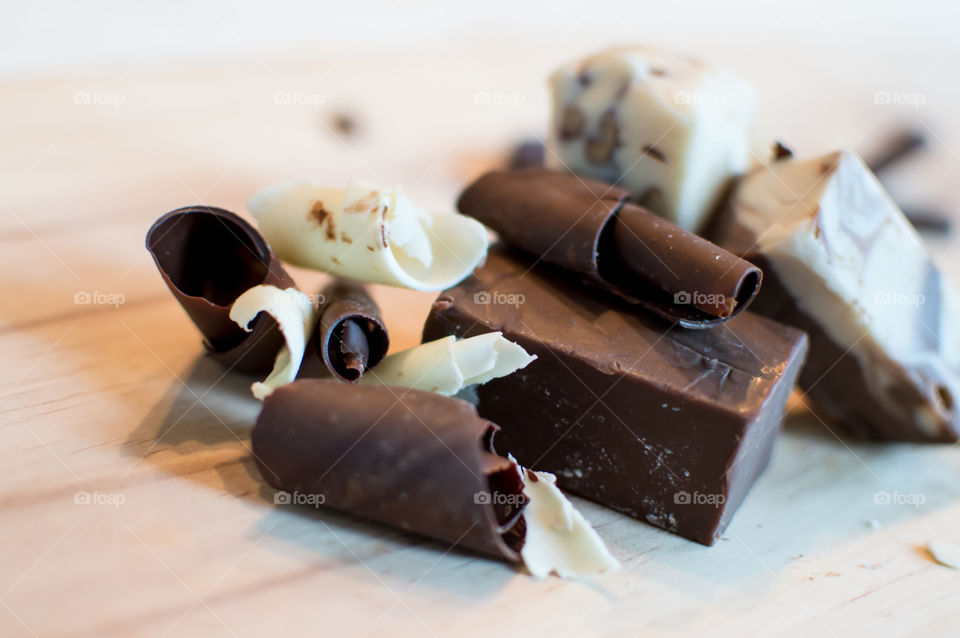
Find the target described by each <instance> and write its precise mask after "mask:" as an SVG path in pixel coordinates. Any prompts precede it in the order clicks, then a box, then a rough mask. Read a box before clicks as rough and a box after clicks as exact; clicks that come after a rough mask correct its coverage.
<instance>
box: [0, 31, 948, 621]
mask: <svg viewBox="0 0 960 638" xmlns="http://www.w3.org/2000/svg"><path fill="white" fill-rule="evenodd" d="M458 51H459V53H457V54H455V55H447V54H446V53H445V52H444V51H439V52H438V51H437V50H435V49H431V50H430V51H422V50H420V51H418V50H416V49H410V50H404V51H400V52H394V53H392V54H390V55H389V56H384V55H378V54H377V53H376V52H373V51H366V50H363V49H362V48H360V49H358V48H352V49H350V50H343V51H337V52H336V53H335V54H334V53H330V52H327V53H323V54H321V53H319V52H318V53H316V54H314V55H302V56H297V57H288V58H274V59H269V60H263V59H259V58H257V57H256V56H253V57H251V59H250V60H249V61H248V62H246V63H243V64H240V63H237V64H222V65H219V66H204V67H196V68H194V67H189V66H184V67H177V68H169V69H164V68H157V69H152V70H151V69H139V68H138V69H136V70H133V69H131V70H128V71H123V70H120V71H114V72H104V73H102V74H99V75H90V74H69V73H68V74H65V75H64V76H63V77H62V78H48V79H43V80H36V81H32V80H31V81H26V80H25V81H20V82H17V83H8V84H6V85H3V86H0V104H2V105H3V106H2V107H0V108H2V112H3V115H4V117H3V118H2V119H0V281H2V283H0V290H2V293H3V297H2V304H0V357H2V358H0V361H2V363H3V365H2V366H0V467H2V468H3V476H4V481H3V482H2V484H0V541H2V542H0V635H2V636H19V635H41V636H47V635H82V636H98V637H102V636H127V635H146V636H164V635H167V636H174V635H235V636H259V635H286V634H295V635H322V636H347V635H360V636H363V635H370V636H376V635H383V636H406V635H411V636H424V635H426V636H433V635H437V636H446V635H458V636H467V635H474V634H476V635H490V633H491V632H495V633H494V635H501V634H502V635H513V634H515V633H517V634H522V635H525V636H536V635H550V636H582V635H587V636H589V635H624V634H626V635H637V636H641V635H642V636H652V635H712V636H713V635H723V634H726V633H731V634H733V633H735V634H737V635H740V634H745V635H778V636H781V635H797V636H808V635H831V636H847V635H851V634H854V633H859V634H865V633H870V634H872V635H883V634H908V633H912V634H915V635H922V636H935V635H955V632H956V631H957V629H956V627H957V624H956V620H957V613H958V612H957V609H958V605H960V593H958V592H960V587H958V585H960V573H958V572H957V571H955V570H951V569H948V568H946V567H943V566H940V565H937V564H935V563H933V562H932V560H931V559H930V557H929V556H928V555H927V554H926V553H925V551H923V549H922V546H923V545H924V544H925V543H926V542H927V541H930V540H933V539H942V540H946V541H952V542H960V498H958V497H960V480H958V476H960V451H958V450H957V449H956V448H954V447H950V446H909V445H887V446H881V445H869V444H863V443H855V442H851V441H847V440H841V439H838V438H837V437H835V436H834V435H832V434H831V433H830V432H828V431H826V430H825V429H824V428H823V427H821V426H820V425H819V424H818V423H816V422H813V421H812V420H811V417H809V416H807V415H805V414H804V413H803V412H802V411H800V412H798V413H797V414H796V415H794V416H793V417H792V418H791V419H790V422H789V423H788V424H787V426H786V432H785V434H784V435H783V436H782V438H781V440H780V441H779V443H778V445H777V447H776V452H775V456H774V459H773V462H772V465H771V467H770V468H769V470H768V471H767V472H766V473H765V474H764V475H763V476H762V477H761V479H760V480H759V482H758V483H757V484H756V486H755V488H754V489H753V491H752V492H751V494H750V495H749V497H748V498H747V500H746V503H745V504H744V506H743V507H742V508H741V510H740V511H739V513H738V514H737V515H736V517H735V519H734V521H733V523H732V525H731V526H730V528H729V529H728V531H727V533H726V534H725V536H724V538H723V539H722V540H721V541H720V542H719V543H718V544H717V545H716V546H715V547H713V548H705V547H701V546H699V545H697V544H694V543H691V542H688V541H685V540H683V539H681V538H678V537H675V536H672V535H669V534H667V533H665V532H662V531H660V530H657V529H655V528H652V527H650V526H648V525H645V524H643V523H640V522H637V521H635V520H631V519H629V518H626V517H623V516H620V515H618V514H615V513H613V512H611V511H609V510H606V509H603V508H601V507H598V506H595V505H593V504H590V503H587V502H584V501H578V503H579V504H580V505H581V506H582V511H583V512H584V513H585V515H586V516H587V517H588V519H589V520H590V521H592V522H593V523H594V525H595V526H596V527H597V528H598V529H599V531H600V533H601V534H602V535H603V537H604V538H605V539H606V541H607V542H608V543H609V545H610V547H611V549H612V551H613V552H614V553H615V554H616V556H617V557H618V558H619V559H620V560H621V561H622V562H623V565H624V569H623V570H622V571H620V572H618V573H615V574H610V575H605V576H602V577H597V578H592V579H588V580H584V581H580V582H563V581H560V580H557V579H552V578H551V579H547V580H543V581H537V580H533V579H532V578H529V577H528V576H527V575H525V574H524V573H523V572H522V570H518V569H515V568H513V567H510V566H508V565H505V564H501V563H497V562H494V561H491V560H486V559H483V558H478V557H475V556H472V555H468V554H464V553H461V552H460V551H457V550H450V548H448V547H446V546H443V545H441V544H437V543H433V542H428V541H424V540H421V539H416V538H411V537H409V536H406V535H404V534H401V533H397V532H394V531H392V530H389V529H384V528H382V527H378V526H374V525H371V524H367V523H364V522H362V521H358V520H354V519H352V518H350V517H348V516H343V515H340V514H337V513H333V512H329V511H316V512H314V511H312V510H311V511H306V510H300V509H295V508H290V507H283V506H274V504H273V500H272V491H271V490H269V489H266V488H265V487H264V485H263V483H262V482H261V480H260V478H259V476H258V475H257V472H256V469H255V468H254V466H253V464H252V463H251V460H250V452H249V430H250V427H251V425H252V422H253V420H254V418H255V415H256V412H257V409H258V404H257V402H256V401H254V400H253V399H252V398H251V397H250V396H249V392H248V384H249V382H250V379H248V378H243V377H237V376H233V375H227V376H224V375H223V371H222V369H221V368H219V367H218V366H217V365H216V364H214V363H212V362H211V361H209V360H207V359H205V358H204V357H203V356H202V355H201V349H200V344H199V338H198V336H197V334H196V333H195V331H194V329H193V326H192V325H191V324H190V323H189V321H188V320H187V318H186V316H185V315H184V313H183V312H182V311H181V309H180V308H179V307H178V305H177V304H176V303H175V301H174V300H173V298H172V297H171V296H170V295H169V293H168V292H167V291H166V289H165V288H164V286H163V284H162V283H161V281H160V278H159V277H158V275H157V273H156V271H155V268H154V266H153V264H152V263H151V261H150V259H149V257H148V255H147V254H146V252H145V251H144V248H143V236H144V233H145V231H146V229H147V228H148V226H149V224H150V223H151V221H152V220H153V219H155V218H156V217H157V216H159V215H160V214H161V213H163V212H165V211H167V210H170V209H172V208H175V207H178V206H180V205H185V204H191V203H198V202H204V203H209V204H215V205H218V206H223V207H225V208H228V209H233V210H236V211H239V212H243V211H244V201H245V200H246V198H247V197H248V196H249V195H250V194H251V193H253V192H254V191H256V190H257V189H258V188H260V187H261V186H263V185H266V184H269V183H271V182H273V181H276V180H280V179H285V178H289V177H294V176H318V177H324V178H325V179H327V180H328V181H329V182H330V183H331V185H337V184H340V183H343V182H344V181H345V180H346V179H348V178H350V177H354V176H363V177H368V178H372V179H379V180H382V181H385V182H387V183H391V184H394V183H395V184H401V185H402V186H403V187H404V188H405V189H406V190H407V191H408V192H409V193H410V194H411V195H412V196H413V197H414V198H416V199H417V200H420V201H423V202H424V203H426V204H428V205H430V206H433V207H437V208H441V207H443V208H449V207H450V206H451V205H452V202H453V198H454V196H455V194H456V192H457V188H458V187H459V185H461V184H462V183H463V182H464V181H465V180H467V179H469V178H470V177H472V176H474V175H475V174H476V173H477V172H479V171H480V170H481V169H482V168H484V167H485V166H488V165H491V164H493V163H495V162H497V161H499V160H500V156H501V155H502V153H503V149H505V148H506V147H507V145H508V144H509V143H511V142H512V141H513V140H515V139H517V138H519V137H526V136H529V135H533V134H540V133H542V131H543V129H544V127H545V125H544V118H545V114H546V95H545V91H544V89H543V77H544V74H545V73H546V71H547V70H548V69H550V68H551V67H552V66H554V65H555V64H557V63H558V62H560V61H562V60H564V59H566V58H568V57H570V55H571V54H572V53H571V50H568V49H566V48H562V47H559V46H558V47H555V48H554V49H552V50H549V51H546V52H541V55H538V56H528V57H523V58H518V57H517V56H516V54H515V53H512V52H511V51H510V50H505V49H494V50H490V49H489V48H485V47H481V46H477V47H475V48H473V49H470V48H469V47H464V48H461V49H458ZM471 51H472V52H473V53H471ZM579 52H580V51H577V52H576V53H579ZM742 53H743V55H728V56H727V57H728V61H729V62H734V63H735V62H738V61H739V65H737V66H736V68H738V70H740V71H741V72H743V73H744V74H746V75H748V76H749V77H751V79H753V80H754V81H755V82H758V83H762V85H763V86H764V87H767V88H766V90H765V93H764V98H765V99H764V102H763V104H764V109H765V111H764V114H763V117H762V118H761V119H762V121H763V123H764V124H763V130H762V134H763V135H766V136H768V137H766V139H771V138H772V137H774V136H778V137H782V138H784V139H786V141H787V142H788V143H790V142H792V145H793V146H794V147H795V149H796V150H798V151H799V152H800V153H802V154H803V153H806V154H809V153H815V152H825V151H828V150H832V147H833V146H840V145H845V146H850V147H853V148H857V149H861V150H862V149H868V148H869V147H870V146H871V144H872V143H873V137H872V136H873V135H875V134H876V133H877V132H879V131H881V130H884V129H886V128H888V127H889V126H890V125H891V123H895V122H898V121H901V120H904V119H908V120H909V121H912V122H915V123H917V125H918V126H921V127H925V128H926V129H927V130H930V131H931V132H932V133H933V134H934V135H935V139H936V140H938V141H936V142H935V143H934V146H935V148H934V150H933V152H932V153H931V155H930V156H929V157H926V158H922V159H919V160H918V161H917V162H915V163H913V164H912V165H910V166H907V167H905V168H904V170H903V171H902V172H901V173H900V174H899V175H898V176H897V177H896V178H895V181H894V182H893V186H894V187H895V189H894V190H895V191H898V192H899V193H905V194H906V196H907V197H908V198H912V199H913V201H930V202H933V203H935V204H938V205H953V206H955V207H956V206H957V205H958V204H960V197H958V194H960V190H958V189H957V188H956V184H955V180H954V179H953V176H955V175H956V172H957V168H958V160H957V156H956V155H955V153H954V152H953V151H952V150H951V149H952V148H953V147H954V146H955V143H956V142H957V141H958V134H957V126H956V125H954V124H952V123H951V121H950V118H955V108H954V107H955V106H956V104H957V102H956V101H955V100H954V101H952V102H951V101H950V100H945V99H940V100H939V101H936V100H933V102H934V103H932V104H929V103H928V104H926V105H925V106H924V110H920V109H913V110H910V109H909V107H907V108H903V109H891V108H881V107H878V106H877V105H875V104H874V103H873V100H872V99H871V96H872V95H873V93H874V91H877V90H880V88H879V87H895V86H897V82H901V81H902V80H903V78H904V77H907V75H905V74H906V73H907V71H906V70H904V69H903V68H899V67H898V68H892V69H891V70H890V73H892V74H894V75H895V76H896V78H899V79H896V78H895V79H893V80H890V81H889V82H890V83H888V84H885V83H884V82H885V81H886V77H887V76H884V78H882V79H877V78H876V77H873V78H871V77H870V76H869V75H866V74H862V73H857V72H854V71H853V70H851V71H850V76H851V77H855V78H858V79H856V80H854V81H846V80H844V79H843V78H844V77H845V76H843V75H842V73H841V72H840V71H837V73H836V74H835V75H833V76H820V75H818V74H819V72H820V71H821V70H823V69H829V68H833V67H831V66H830V65H829V64H825V63H824V64H822V65H821V63H819V62H818V63H816V64H814V63H809V64H808V63H806V62H804V61H799V62H797V67H796V69H794V73H795V74H796V75H795V77H794V80H795V81H798V82H799V83H801V84H804V85H808V86H809V85H812V84H814V83H815V82H821V84H820V85H819V86H822V87H824V89H823V92H817V93H815V94H813V95H807V94H806V93H802V94H801V92H798V91H790V90H788V88H789V87H788V86H787V84H786V83H784V82H783V80H782V78H781V77H780V76H779V75H778V74H776V73H775V72H774V71H773V70H772V69H771V68H770V67H769V66H765V63H764V61H763V60H762V58H763V57H764V56H761V55H756V54H755V55H746V52H745V51H744V52H742ZM737 58H739V60H738V59H737ZM521 59H522V62H521V61H519V60H521ZM348 61H349V63H348ZM847 62H849V60H847ZM943 62H944V63H947V62H949V59H945V60H943ZM851 64H852V63H851ZM898 73H899V74H900V75H896V74H898ZM864 75H866V77H865V78H864ZM925 77H926V79H925V80H924V81H925V82H927V83H928V85H929V86H931V87H936V86H939V85H938V84H937V82H936V78H935V77H934V78H931V77H927V76H925ZM947 77H953V76H952V75H951V76H947ZM900 86H903V85H902V84H900ZM930 90H931V91H934V90H937V89H936V88H931V89H930ZM949 90H950V91H954V88H950V89H949ZM278 92H286V94H287V95H289V96H290V98H291V99H290V102H300V103H299V104H298V103H292V104H283V103H282V102H284V99H283V98H282V97H281V98H280V100H279V102H280V103H278V100H277V99H276V97H275V96H276V94H277V93H278ZM482 92H486V95H487V96H492V99H491V100H485V98H483V97H482V95H481V93H482ZM954 92H955V91H954ZM825 93H826V94H825ZM478 95H481V97H479V98H478V97H477V96H478ZM84 96H86V97H84ZM296 96H299V97H296ZM317 96H319V97H317ZM518 96H519V97H518ZM941 97H942V96H941ZM87 101H89V102H91V103H90V104H85V103H84V102H87ZM311 102H312V104H311ZM486 102H490V103H486ZM342 110H347V111H349V112H351V113H353V114H354V117H355V118H356V120H357V130H356V132H355V134H354V135H352V136H343V135H342V134H338V133H336V132H335V131H334V130H333V129H332V128H331V124H330V123H331V121H332V120H333V119H334V117H335V115H336V114H337V113H338V112H339V111H342ZM953 242H954V238H949V239H941V240H937V241H934V242H933V243H932V244H931V246H932V248H933V250H934V251H935V254H936V255H937V258H938V260H939V262H940V263H941V264H942V265H943V266H944V267H945V268H946V269H947V270H948V272H949V273H950V274H951V276H952V277H954V279H957V277H958V275H960V267H958V266H960V259H958V255H957V251H954V250H952V248H953ZM296 276H297V278H298V281H299V282H300V283H301V284H303V285H304V286H306V287H309V286H310V285H311V284H312V283H314V282H317V281H319V279H318V278H317V276H315V275H311V274H309V273H305V272H301V271H297V273H296ZM82 292H88V293H91V294H92V293H98V295H99V296H97V297H96V299H98V300H100V301H110V300H112V301H117V302H119V301H122V303H118V304H117V305H110V304H109V303H93V304H82V303H81V304H78V303H75V295H76V294H77V293H82ZM376 294H377V297H378V299H379V300H380V301H381V302H382V304H383V307H384V315H385V317H386V318H387V321H388V323H389V326H390V329H391V333H392V337H393V340H394V345H395V347H398V348H402V347H406V346H408V345H411V344H413V343H415V342H416V340H417V338H418V334H419V329H420V325H421V323H422V321H423V318H424V317H425V315H426V311H427V308H428V305H429V302H430V300H431V299H432V295H429V294H418V293H412V292H404V291H396V290H386V289H377V291H376ZM109 295H113V297H109ZM120 296H122V299H121V297H120ZM878 492H887V493H890V494H899V495H905V496H903V497H902V498H901V499H900V500H913V501H917V500H920V497H922V500H923V503H922V504H920V505H919V506H913V505H911V504H906V503H904V504H888V505H884V504H878V503H877V502H876V499H875V495H876V494H877V493H878ZM84 494H88V495H90V500H92V501H95V502H93V503H89V504H85V503H83V502H82V501H83V500H84V498H86V497H85V496H84ZM908 496H909V497H911V498H907V497H908ZM898 498H900V497H897V496H894V497H893V500H897V499H898ZM78 501H80V502H78ZM704 631H705V632H707V633H701V632H704Z"/></svg>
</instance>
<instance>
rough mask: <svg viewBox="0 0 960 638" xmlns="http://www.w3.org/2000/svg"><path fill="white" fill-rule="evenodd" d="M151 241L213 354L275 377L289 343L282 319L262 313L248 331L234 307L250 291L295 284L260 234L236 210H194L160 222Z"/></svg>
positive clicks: (169, 281)
mask: <svg viewBox="0 0 960 638" xmlns="http://www.w3.org/2000/svg"><path fill="white" fill-rule="evenodd" d="M146 243H147V250H148V251H149V252H150V254H151V256H153V260H154V262H155V263H156V264H157V268H158V269H159V270H160V276H161V277H163V280H164V281H165V282H166V284H167V287H168V288H169V289H170V292H172V293H173V295H174V297H176V298H177V301H179V302H180V305H181V306H183V309H184V310H185V311H186V312H187V315H189V317H190V319H191V320H192V321H193V323H194V324H195V325H196V326H197V328H198V329H199V330H200V333H201V334H202V335H203V339H204V342H203V343H204V346H205V347H206V349H207V351H208V352H209V353H210V355H211V356H212V357H213V358H214V359H216V360H217V361H219V362H220V363H222V364H224V365H226V366H230V367H232V368H234V369H236V370H238V371H240V372H251V373H257V374H262V373H266V372H269V371H270V370H271V369H272V368H273V364H274V359H275V358H276V356H277V352H279V350H280V348H281V347H282V346H283V344H284V340H283V335H282V334H281V333H280V330H278V329H277V324H276V322H275V321H274V320H273V319H272V318H271V317H270V316H268V315H267V314H266V313H261V314H260V315H259V316H258V317H257V318H256V320H255V321H254V323H253V327H252V331H251V332H246V331H244V330H243V329H242V328H241V327H240V326H238V325H237V324H236V323H234V321H233V320H232V319H230V307H231V306H232V305H233V302H234V301H236V300H237V297H239V296H240V295H241V294H243V293H244V292H246V291H247V290H249V289H250V288H253V287H254V286H257V285H260V284H269V285H273V286H276V287H277V288H281V289H286V288H292V287H293V285H294V282H293V279H292V278H291V277H290V275H288V274H287V273H286V271H285V270H284V269H283V266H281V265H280V261H279V260H278V259H277V258H276V256H275V255H274V254H273V252H272V251H271V250H270V247H269V246H268V245H267V242H266V241H264V239H263V237H262V236H261V235H260V233H258V232H257V231H256V230H255V229H254V228H253V227H252V226H251V225H250V224H248V223H247V222H246V221H244V220H243V219H241V218H240V217H238V216H237V215H235V214H233V213H231V212H229V211H226V210H223V209H221V208H213V207H210V206H188V207H186V208H179V209H177V210H174V211H171V212H169V213H167V214H166V215H163V216H162V217H160V219H158V220H157V221H156V222H154V224H153V226H151V227H150V230H149V231H147V241H146Z"/></svg>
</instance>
